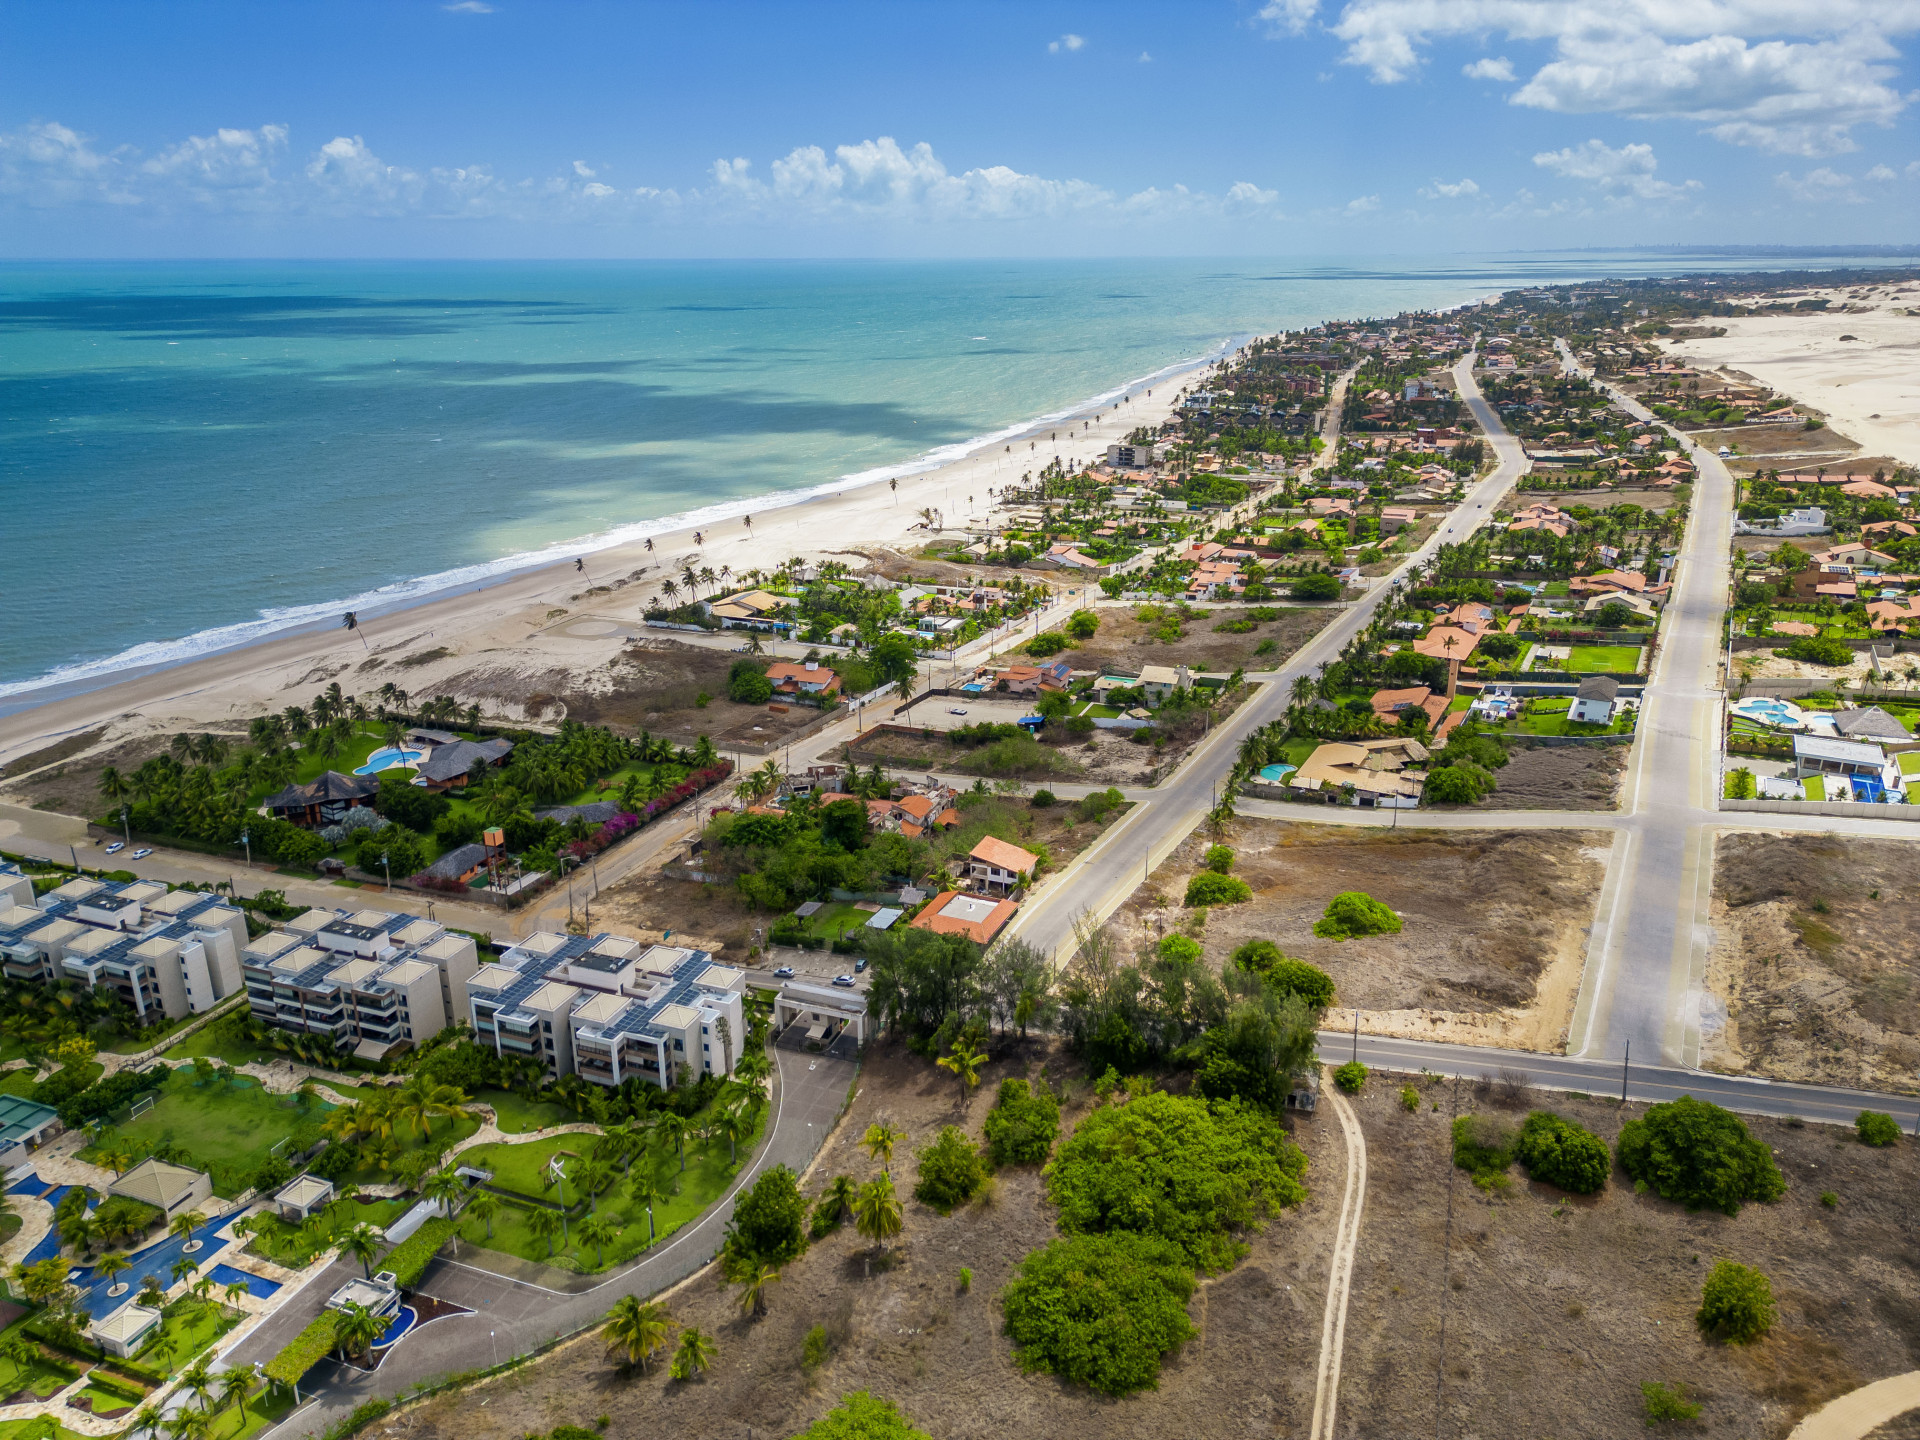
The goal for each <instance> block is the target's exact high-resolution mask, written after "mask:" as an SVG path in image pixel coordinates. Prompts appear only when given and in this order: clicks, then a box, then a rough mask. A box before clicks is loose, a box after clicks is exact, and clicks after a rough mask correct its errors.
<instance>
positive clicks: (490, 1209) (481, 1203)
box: [467, 1190, 500, 1240]
mask: <svg viewBox="0 0 1920 1440" xmlns="http://www.w3.org/2000/svg"><path fill="white" fill-rule="evenodd" d="M467 1213H468V1214H469V1215H473V1216H477V1217H478V1218H479V1219H480V1221H481V1223H482V1224H484V1225H485V1226H486V1227H487V1239H489V1240H491V1239H493V1217H494V1216H496V1215H498V1214H499V1213H500V1197H499V1196H498V1195H490V1194H488V1193H487V1192H486V1191H485V1190H482V1191H481V1192H480V1193H479V1194H477V1195H475V1196H474V1197H473V1199H471V1200H469V1201H468V1202H467Z"/></svg>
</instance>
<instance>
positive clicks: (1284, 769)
mask: <svg viewBox="0 0 1920 1440" xmlns="http://www.w3.org/2000/svg"><path fill="white" fill-rule="evenodd" d="M1298 768H1299V767H1298V766H1295V765H1262V766H1261V767H1260V778H1261V779H1262V780H1265V781H1267V782H1269V783H1270V784H1274V785H1278V784H1279V783H1280V782H1281V781H1282V780H1285V779H1286V778H1287V776H1289V775H1291V774H1292V773H1293V772H1294V771H1295V770H1296V769H1298Z"/></svg>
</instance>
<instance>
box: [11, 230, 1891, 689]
mask: <svg viewBox="0 0 1920 1440" xmlns="http://www.w3.org/2000/svg"><path fill="white" fill-rule="evenodd" d="M1782 263H1783V262H1781V261H1780V260H1779V259H1777V258H1775V259H1770V260H1767V261H1766V262H1764V268H1777V267H1779V266H1781V265H1782ZM1791 263H1793V264H1794V265H1796V266H1798V265H1805V264H1812V263H1819V262H1811V261H1807V260H1798V259H1797V260H1795V261H1794V262H1791ZM1829 263H1831V262H1829ZM1851 263H1858V262H1851ZM1738 268H1761V262H1759V261H1748V260H1746V259H1744V258H1741V259H1728V258H1726V257H1712V256H1705V255H1702V256H1687V255H1682V254H1673V253H1661V254H1648V255H1631V254H1619V253H1613V254H1594V255H1578V254H1548V255H1492V256H1446V257H1435V258H1427V259H1418V258H1407V259H1403V260H1392V261H1388V260H1369V261H1366V262H1364V263H1358V264H1356V263H1352V262H1346V263H1343V262H1340V261H1336V260H1331V259H1328V260H1320V261H1302V260H1297V259H1296V260H1290V261H1286V262H1262V261H1219V260H1211V261H1203V260H1155V261H965V262H961V261H954V262H916V263H877V262H869V261H862V262H836V263H819V262H809V263H784V262H765V263H740V262H724V263H718V262H716V263H711V264H703V263H652V262H645V263H642V262H636V263H628V264H604V263H592V264H587V263H533V262H528V263H490V264H470V263H378V262H371V263H362V262H355V263H330V262H327V263H322V262H315V263H294V262H271V263H267V262H246V263H231V262H219V263H215V262H206V263H162V262H153V263H89V264H64V263H52V262H49V263H38V264H25V263H22V264H6V265H0V576H4V581H5V583H4V587H0V588H3V589H4V594H5V603H4V605H0V697H8V696H11V697H14V698H13V699H11V700H10V701H8V703H7V705H6V706H5V708H8V709H17V708H19V707H20V706H21V705H23V704H30V703H32V701H33V699H34V698H35V697H34V696H33V695H32V694H31V693H30V692H32V691H34V690H37V689H39V688H40V687H43V686H47V685H58V686H60V687H61V689H63V690H65V689H71V688H74V687H76V686H84V685H87V684H98V683H102V682H103V681H104V680H106V679H109V678H111V677H112V676H114V675H115V674H118V673H122V672H125V671H128V670H132V669H141V668H147V667H152V666H156V665H165V664H170V663H177V662H179V661H182V660H186V659H191V658H193V657H194V656H196V655H201V654H206V653H209V652H212V651H214V650H219V649H224V648H227V647H229V646H233V645H236V644H241V643H245V642H247V641H249V640H253V639H258V638H261V637H263V636H266V635H269V634H273V633H275V632H278V631H282V630H286V629H290V628H293V627H297V626H304V625H314V624H322V623H337V620H338V617H339V614H340V612H341V611H343V610H346V609H359V610H362V611H365V612H368V613H378V611H379V610H381V609H383V608H389V607H392V606H396V605H401V604H405V603H408V602H409V601H412V600H416V599H418V598H420V597H422V596H424V595H427V594H430V593H432V592H434V591H436V590H443V589H448V588H452V587H455V586H462V585H465V586H471V585H474V584H477V583H481V582H483V581H484V580H486V579H487V578H488V577H490V576H494V575H499V574H504V573H506V572H508V571H511V570H513V569H516V568H519V567H522V566H525V565H528V564H531V563H536V562H538V561H541V560H550V559H553V558H557V557H564V556H567V555H573V554H579V553H586V552H590V551H591V550H592V549H593V548H594V547H595V546H597V545H604V544H611V543H616V542H618V541H621V540H629V539H633V538H636V537H638V536H641V535H644V534H646V533H648V531H649V530H653V529H665V528H669V524H668V523H667V522H669V521H670V520H671V519H672V518H673V517H684V516H688V515H690V514H691V515H705V514H714V515H722V514H731V513H739V512H740V511H743V510H750V509H753V508H759V507H764V506H765V505H766V504H768V503H769V500H770V497H776V496H778V497H795V496H802V495H805V494H806V493H808V492H813V493H819V492H821V491H823V490H828V489H834V488H840V487H844V486H846V485H849V484H856V483H860V482H862V481H864V480H870V479H876V478H884V477H886V476H888V475H894V474H904V473H909V472H911V471H912V470H915V469H918V468H924V467H925V466H927V465H928V464H930V463H935V462H938V461H939V460H941V459H943V458H945V457H947V456H949V455H955V454H959V453H962V452H964V450H965V449H966V448H967V447H968V446H969V444H970V443H973V442H977V441H980V440H982V439H985V438H987V437H990V436H992V435H994V434H996V433H1000V432H1003V431H1007V432H1010V431H1012V430H1013V429H1016V428H1018V427H1020V426H1022V425H1024V424H1027V423H1030V422H1032V421H1035V420H1038V419H1040V418H1042V417H1052V416H1061V415H1065V414H1068V413H1072V412H1073V411H1074V410H1076V409H1078V408H1079V407H1081V406H1083V405H1087V404H1089V403H1093V402H1095V401H1097V399H1098V398H1099V397H1101V396H1104V395H1107V394H1110V393H1112V392H1114V391H1115V390H1117V389H1118V388H1119V387H1121V386H1123V385H1126V384H1128V383H1130V382H1137V381H1141V380H1143V379H1145V378H1146V377H1150V376H1156V375H1163V374H1166V373H1168V372H1169V371H1170V370H1172V369H1175V368H1178V367H1181V366H1183V365H1188V364H1191V363H1193V362H1195V361H1198V360H1201V359H1203V358H1205V357H1208V356H1210V355H1215V354H1217V353H1219V352H1220V351H1221V350H1223V349H1225V348H1228V347H1230V346H1232V345H1235V344H1238V343H1240V342H1242V341H1244V340H1245V339H1247V338H1248V337H1250V336H1253V335H1256V334H1268V333H1272V332H1273V331H1276V330H1280V329H1292V328H1299V327H1302V326H1306V325H1311V324H1314V323H1317V322H1319V321H1322V320H1327V319H1335V318H1349V317H1361V316H1369V315H1390V314H1393V313H1396V312H1398V311H1401V310H1404V309H1407V308H1412V307H1425V306H1447V305H1457V304H1462V303H1466V302H1469V301H1472V300H1475V299H1478V298H1480V297H1482V296H1485V295H1488V294H1491V293H1493V292H1495V291H1498V290H1501V289H1504V288H1510V287H1512V286H1515V285H1525V284H1532V283H1544V282H1549V281H1555V280H1567V279H1587V278H1594V277H1600V276H1621V277H1626V276H1635V275H1648V274H1674V273H1682V272H1689V273H1690V272H1693V271H1699V270H1708V269H1713V270H1725V269H1738Z"/></svg>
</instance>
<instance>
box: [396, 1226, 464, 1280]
mask: <svg viewBox="0 0 1920 1440" xmlns="http://www.w3.org/2000/svg"><path fill="white" fill-rule="evenodd" d="M459 1228H460V1227H459V1225H458V1224H457V1223H456V1222H455V1221H453V1220H451V1219H447V1218H444V1217H441V1218H435V1219H432V1220H429V1221H427V1223H426V1224H424V1225H422V1226H421V1227H420V1228H419V1229H418V1230H416V1231H414V1232H413V1234H411V1235H409V1236H408V1237H407V1238H406V1239H404V1240H402V1241H401V1242H400V1243H399V1244H398V1245H396V1246H394V1247H393V1249H392V1250H390V1251H388V1252H387V1258H386V1259H385V1260H383V1261H381V1262H380V1263H381V1267H382V1268H383V1269H387V1270H391V1271H392V1272H393V1278H394V1279H395V1280H397V1281H398V1282H399V1283H400V1286H401V1288H402V1289H411V1288H412V1287H413V1286H415V1285H417V1284H419V1283H420V1277H421V1276H422V1275H424V1274H426V1273H427V1266H428V1265H430V1264H432V1263H433V1257H434V1256H435V1255H437V1254H438V1253H439V1251H440V1247H441V1246H442V1245H444V1244H446V1243H447V1241H449V1240H451V1239H452V1238H453V1236H454V1232H455V1231H456V1230H458V1229H459Z"/></svg>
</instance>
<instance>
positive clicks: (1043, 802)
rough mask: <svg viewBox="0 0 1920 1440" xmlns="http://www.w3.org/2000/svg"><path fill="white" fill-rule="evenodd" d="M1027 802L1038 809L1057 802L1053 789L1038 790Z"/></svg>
mask: <svg viewBox="0 0 1920 1440" xmlns="http://www.w3.org/2000/svg"><path fill="white" fill-rule="evenodd" d="M1027 803H1028V804H1029V805H1031V806H1033V808H1034V809H1036V810H1045V809H1047V808H1049V807H1050V806H1052V805H1053V804H1054V803H1055V799H1054V794H1053V791H1051V790H1036V791H1034V792H1033V798H1032V799H1031V800H1029V801H1028V802H1027Z"/></svg>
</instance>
